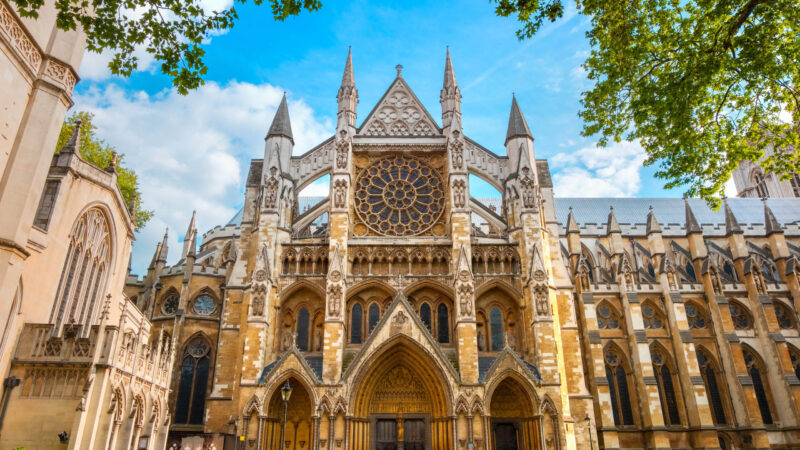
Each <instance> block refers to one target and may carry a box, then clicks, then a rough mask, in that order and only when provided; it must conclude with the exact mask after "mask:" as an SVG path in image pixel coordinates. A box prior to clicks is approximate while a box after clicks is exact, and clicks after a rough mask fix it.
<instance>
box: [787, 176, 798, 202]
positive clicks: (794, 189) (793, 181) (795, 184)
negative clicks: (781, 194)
mask: <svg viewBox="0 0 800 450" xmlns="http://www.w3.org/2000/svg"><path fill="white" fill-rule="evenodd" d="M789 182H790V183H791V185H792V193H794V196H795V197H800V175H798V174H797V172H792V178H790V179H789Z"/></svg>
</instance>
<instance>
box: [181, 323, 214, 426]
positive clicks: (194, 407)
mask: <svg viewBox="0 0 800 450" xmlns="http://www.w3.org/2000/svg"><path fill="white" fill-rule="evenodd" d="M209 359H210V355H209V348H208V344H206V341H205V340H204V339H202V338H199V337H198V338H195V339H194V340H193V341H191V342H190V343H189V345H187V346H186V349H185V350H184V352H183V363H182V364H181V378H180V382H179V384H178V398H177V400H176V402H175V423H176V424H192V425H202V424H203V414H204V409H205V404H206V387H207V386H208V368H209V366H210V365H211V364H210V361H209Z"/></svg>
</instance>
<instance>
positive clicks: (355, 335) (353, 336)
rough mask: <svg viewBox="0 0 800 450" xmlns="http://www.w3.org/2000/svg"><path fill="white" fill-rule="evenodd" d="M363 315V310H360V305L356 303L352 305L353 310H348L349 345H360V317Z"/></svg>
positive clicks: (361, 329)
mask: <svg viewBox="0 0 800 450" xmlns="http://www.w3.org/2000/svg"><path fill="white" fill-rule="evenodd" d="M363 314H364V311H363V308H361V304H360V303H356V304H354V305H353V308H352V309H351V310H350V343H351V344H360V343H361V335H362V333H363V331H364V330H363V325H362V320H363V317H362V315H363Z"/></svg>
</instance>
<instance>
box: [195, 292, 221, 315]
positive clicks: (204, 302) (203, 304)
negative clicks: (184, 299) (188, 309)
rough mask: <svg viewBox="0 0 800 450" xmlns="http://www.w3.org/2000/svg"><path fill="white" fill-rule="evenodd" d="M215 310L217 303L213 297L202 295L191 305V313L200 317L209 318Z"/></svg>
mask: <svg viewBox="0 0 800 450" xmlns="http://www.w3.org/2000/svg"><path fill="white" fill-rule="evenodd" d="M216 310H217V302H216V301H215V300H214V297H212V296H210V295H208V294H203V295H200V296H198V297H197V298H196V299H194V302H193V303H192V312H194V313H195V314H199V315H201V316H210V315H211V314H214V312H215V311H216Z"/></svg>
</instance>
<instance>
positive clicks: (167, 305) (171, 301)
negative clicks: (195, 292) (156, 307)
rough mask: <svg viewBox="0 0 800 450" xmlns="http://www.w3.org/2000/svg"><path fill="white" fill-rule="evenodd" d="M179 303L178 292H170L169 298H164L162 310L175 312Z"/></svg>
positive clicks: (166, 312)
mask: <svg viewBox="0 0 800 450" xmlns="http://www.w3.org/2000/svg"><path fill="white" fill-rule="evenodd" d="M178 303H179V299H178V296H177V295H176V294H170V295H169V296H168V297H167V299H166V300H164V304H163V305H161V311H162V312H163V313H164V314H175V311H177V310H178Z"/></svg>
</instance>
